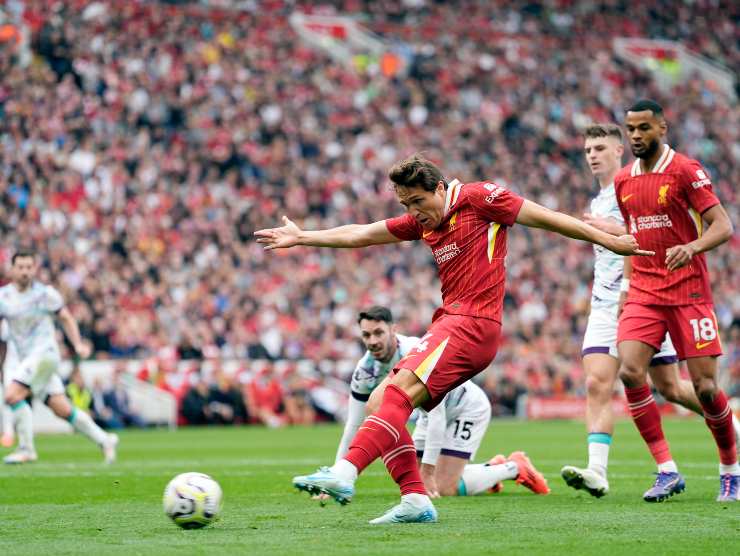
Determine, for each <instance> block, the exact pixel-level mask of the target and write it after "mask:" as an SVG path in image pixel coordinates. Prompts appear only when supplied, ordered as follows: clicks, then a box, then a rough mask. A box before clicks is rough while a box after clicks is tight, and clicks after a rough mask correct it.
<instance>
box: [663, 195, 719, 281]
mask: <svg viewBox="0 0 740 556" xmlns="http://www.w3.org/2000/svg"><path fill="white" fill-rule="evenodd" d="M701 217H702V219H703V220H705V221H706V222H707V223H708V224H709V227H708V228H707V231H706V232H704V234H702V235H701V237H699V238H698V239H696V240H694V241H692V242H691V243H686V244H685V245H674V246H673V247H671V248H669V249H668V250H666V252H665V265H666V267H667V268H668V270H676V269H677V268H681V267H682V266H684V265H686V264H688V262H689V261H690V260H691V258H692V257H693V256H694V255H698V254H699V253H704V251H710V250H711V249H714V248H715V247H717V246H718V245H721V244H723V243H724V242H725V241H728V240H729V239H730V238H731V237H732V222H731V221H730V217H729V216H728V215H727V212H726V211H725V209H724V207H722V205H714V206H713V207H712V208H710V209H707V211H706V212H705V213H704V214H702V215H701Z"/></svg>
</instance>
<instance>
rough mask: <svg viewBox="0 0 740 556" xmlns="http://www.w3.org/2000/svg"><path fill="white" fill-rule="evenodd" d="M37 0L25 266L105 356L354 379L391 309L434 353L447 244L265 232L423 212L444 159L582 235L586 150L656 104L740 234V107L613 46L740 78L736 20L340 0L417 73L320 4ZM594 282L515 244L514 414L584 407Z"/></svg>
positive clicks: (727, 255) (519, 3)
mask: <svg viewBox="0 0 740 556" xmlns="http://www.w3.org/2000/svg"><path fill="white" fill-rule="evenodd" d="M21 4H22V5H23V6H24V9H25V12H24V16H23V17H24V19H25V21H26V22H27V24H28V25H29V27H30V29H31V30H32V36H31V37H32V38H31V44H32V48H33V52H34V57H33V59H32V62H31V63H30V64H29V65H23V64H21V63H20V62H19V57H18V56H16V55H15V52H14V50H13V48H12V45H7V44H6V45H5V46H0V75H2V80H0V196H1V197H2V203H1V204H0V232H2V234H3V242H2V247H1V248H0V263H2V264H3V265H4V264H5V263H7V262H8V259H9V257H10V255H11V254H12V252H13V251H14V250H15V249H16V248H18V247H19V246H28V247H33V248H35V249H37V250H38V252H39V253H41V254H42V255H43V258H44V271H43V274H42V279H44V280H48V281H51V282H54V283H55V284H57V285H58V286H59V287H60V289H61V290H62V291H63V292H64V294H65V296H66V298H67V299H68V300H69V304H70V307H71V309H72V311H73V313H74V315H75V316H76V317H77V319H78V320H79V321H80V322H81V325H82V330H83V334H84V336H86V337H87V338H89V339H90V341H91V342H92V344H93V347H94V352H95V357H98V358H104V357H112V358H124V357H127V358H144V357H156V356H158V355H161V354H165V353H176V354H177V357H179V358H180V359H187V358H195V359H200V358H211V359H214V358H215V359H218V358H225V359H230V358H246V359H250V360H252V359H267V360H277V359H288V360H297V359H309V360H312V361H314V362H316V364H317V368H320V369H328V371H327V372H328V373H332V372H336V371H335V367H333V366H331V365H328V366H327V365H320V363H321V362H323V361H334V360H352V359H356V358H358V357H359V356H360V355H361V351H360V345H359V343H358V341H357V329H356V326H355V316H356V314H357V312H358V310H359V309H360V308H362V307H366V306H368V305H370V304H382V305H387V306H390V307H392V308H393V311H394V313H395V315H396V316H397V319H398V321H399V328H400V330H401V331H402V332H403V333H406V334H420V333H422V332H423V330H424V328H425V326H426V324H427V323H429V321H430V319H431V316H432V313H433V311H434V309H435V307H436V306H437V305H438V304H439V302H440V298H439V287H438V282H437V278H436V271H435V268H434V263H433V260H432V258H431V256H430V254H429V253H428V252H427V250H426V249H423V248H420V247H419V246H414V245H408V244H406V245H401V246H391V247H377V248H372V249H366V250H358V251H344V252H342V251H339V252H337V251H330V250H318V249H302V250H291V251H290V252H285V253H283V252H275V253H270V254H266V253H264V252H263V251H262V250H261V249H260V247H259V246H258V245H257V244H256V243H254V241H252V232H253V231H254V230H255V229H258V228H263V227H270V226H273V225H275V224H276V223H277V222H278V219H279V217H280V215H282V214H287V215H290V217H291V218H292V219H294V220H296V221H297V222H299V223H301V224H302V225H304V226H305V227H307V228H317V227H326V226H333V225H339V224H342V223H348V222H369V221H373V220H380V219H383V218H386V217H389V216H391V215H395V214H398V213H400V211H401V207H400V206H399V205H398V204H397V201H396V200H395V197H394V194H393V192H392V190H391V189H390V188H389V184H388V180H387V177H386V172H387V169H388V168H389V166H390V165H391V164H392V163H393V162H394V161H395V160H397V159H399V158H401V157H402V156H405V155H407V154H409V153H410V152H413V151H414V150H418V149H423V150H425V151H426V153H427V155H428V156H430V157H432V158H433V159H435V160H438V161H440V162H441V163H442V165H443V168H444V169H445V170H446V171H447V172H448V175H449V176H450V177H458V178H460V179H461V180H463V181H465V180H468V181H473V180H477V179H483V178H485V179H491V180H496V181H499V182H501V183H504V184H506V185H507V186H508V187H510V188H511V189H513V190H515V191H516V192H518V193H520V194H522V195H525V196H526V197H528V198H531V199H533V200H536V201H538V202H540V203H542V204H544V205H546V206H548V207H551V208H557V209H558V210H563V211H566V212H569V213H571V214H574V215H580V214H582V213H583V212H584V211H585V210H586V209H587V206H588V200H589V198H590V197H591V196H592V195H594V194H595V186H594V183H593V181H592V179H590V177H589V173H588V169H587V168H586V167H585V164H584V163H583V160H582V159H583V154H582V137H581V135H580V134H579V130H580V129H581V128H582V127H583V126H584V124H586V123H588V122H591V121H620V120H621V118H622V115H623V110H624V107H625V106H626V105H627V104H628V103H630V102H631V101H633V100H635V99H636V98H638V97H646V96H647V97H653V98H656V99H658V100H661V101H664V104H665V106H666V107H667V110H668V112H667V118H668V121H669V122H670V124H671V127H670V132H669V141H670V143H671V145H672V146H674V147H676V148H677V149H678V150H680V151H682V152H685V153H687V154H689V155H690V156H693V157H696V158H698V159H699V160H701V161H702V163H703V164H704V165H705V166H706V167H707V168H708V170H709V171H710V173H711V175H712V177H713V181H714V185H715V190H716V192H717V193H718V195H719V196H720V198H721V199H722V200H723V202H724V204H725V206H726V207H727V209H728V211H729V212H730V216H731V219H732V221H733V222H735V223H736V224H737V223H738V222H739V221H740V220H739V219H738V216H739V214H738V207H739V205H738V199H737V191H738V189H737V187H736V184H738V183H740V164H738V159H740V136H739V135H738V134H739V133H740V131H739V130H740V126H738V123H740V122H739V121H738V120H740V110H738V106H737V104H736V102H735V101H733V100H730V99H728V98H726V97H725V96H723V95H722V94H721V93H720V92H719V91H717V90H716V89H715V88H713V87H712V86H711V84H706V83H703V82H702V81H701V80H698V79H697V80H691V81H689V82H687V83H684V84H682V85H680V86H677V87H676V88H675V89H674V90H673V91H671V92H670V94H666V93H664V92H661V91H660V90H659V89H657V87H656V85H655V84H654V83H653V82H652V81H651V78H650V77H649V76H648V75H647V74H645V73H641V72H639V71H638V70H636V69H634V68H633V67H631V66H628V65H626V64H624V63H622V62H620V61H619V60H618V59H617V58H616V57H615V56H614V54H613V52H612V49H611V44H610V39H611V38H612V37H615V36H645V37H651V36H660V37H664V38H666V37H667V38H671V39H675V40H680V41H682V42H683V43H684V44H686V45H687V46H688V47H689V48H691V49H692V50H695V51H697V52H699V53H701V54H704V55H706V56H709V57H711V58H713V59H714V60H716V61H718V62H721V63H723V64H725V65H726V66H728V67H729V68H731V69H732V70H734V71H736V70H738V69H739V67H740V55H739V54H738V49H737V48H735V46H733V45H735V44H736V41H737V27H736V26H734V25H733V24H732V21H733V19H732V18H731V17H728V16H727V13H728V10H735V14H736V15H737V5H733V3H731V2H703V1H700V2H685V3H675V2H667V1H660V2H649V3H637V4H636V3H630V2H624V1H620V0H615V1H613V2H609V3H606V4H602V5H599V4H593V3H587V2H584V3H581V2H536V1H524V0H516V1H507V2H503V1H497V2H488V1H469V2H463V3H462V5H464V10H465V12H466V16H465V17H459V13H460V12H459V10H460V9H461V8H460V7H459V6H457V7H455V6H452V5H450V4H448V3H442V2H421V1H415V2H412V1H406V2H396V1H390V0H387V1H381V2H375V1H373V2H370V1H366V2H363V1H360V0H346V1H344V2H324V8H323V9H324V10H329V11H331V10H332V8H331V6H332V5H333V6H334V8H335V9H336V11H337V12H341V13H344V14H353V13H360V12H366V13H369V14H371V16H370V17H369V18H367V20H366V21H365V22H364V23H365V24H366V25H367V26H368V27H369V28H370V29H372V30H373V31H375V32H376V33H378V34H379V35H380V36H381V37H383V39H384V40H387V41H391V42H394V43H400V42H403V43H404V44H405V45H406V46H407V51H408V52H409V53H410V54H409V59H410V66H409V71H408V76H407V77H404V78H388V77H384V76H383V75H381V74H379V73H377V72H373V71H369V72H366V73H361V72H355V71H354V70H352V69H351V68H350V67H346V66H342V65H339V64H337V63H336V62H334V61H332V60H331V59H330V58H329V57H328V56H326V55H325V54H323V53H321V52H318V51H316V50H312V49H310V48H308V47H307V46H306V45H305V44H304V43H302V42H301V41H300V40H299V39H298V37H297V35H296V34H295V33H294V32H293V30H292V29H291V27H290V26H289V24H288V22H287V16H288V15H289V14H290V12H291V11H293V10H294V9H298V8H300V7H301V4H306V6H304V9H309V4H310V3H307V2H306V3H303V2H287V1H285V2H284V1H279V0H274V1H266V2H253V3H249V2H245V3H241V5H242V6H246V8H243V9H241V10H238V11H234V12H231V11H228V10H222V9H215V8H204V7H201V6H198V5H194V4H193V5H180V6H177V7H174V6H171V5H168V4H166V3H157V2H126V3H117V2H111V1H99V2H92V3H91V2H84V1H79V0H78V1H70V2H56V3H50V2H46V1H44V0H27V1H25V2H22V3H21ZM733 6H734V7H733ZM668 12H670V17H667V15H666V14H667V13H668ZM676 21H678V23H676ZM739 248H740V241H739V239H738V236H737V235H736V236H735V238H734V239H733V240H732V241H731V243H730V244H728V245H724V246H722V247H721V248H719V249H717V250H716V251H714V252H712V253H711V254H709V255H708V261H709V266H710V272H711V276H712V279H713V291H714V297H715V303H716V310H717V316H718V318H719V321H720V325H721V328H722V330H723V339H724V346H725V354H726V355H725V357H723V360H722V361H723V362H722V366H723V367H725V368H726V369H727V371H726V372H729V373H730V376H731V377H732V378H731V382H732V384H733V386H731V387H730V388H729V390H730V391H732V392H733V393H734V395H735V396H740V292H739V289H738V284H740V267H739V265H738V264H737V262H736V261H737V258H738V252H739ZM592 262H593V257H592V253H591V248H590V246H589V245H586V244H583V243H578V242H574V241H565V240H563V239H562V238H559V237H556V236H555V235H553V234H547V233H544V232H537V231H535V232H531V231H528V230H525V229H519V228H517V227H515V228H514V229H513V230H512V232H511V234H510V241H509V259H508V294H507V297H506V301H505V303H506V308H505V319H504V331H505V335H506V339H505V341H504V342H503V346H502V348H501V350H500V352H499V355H498V358H497V360H496V363H495V366H494V367H495V372H492V373H489V374H488V376H486V377H485V379H484V385H485V386H486V388H487V390H488V391H489V392H490V393H491V395H492V396H494V397H495V399H494V401H495V404H496V406H497V407H499V408H500V409H499V410H498V411H499V412H503V413H505V412H507V411H513V409H511V408H512V407H513V403H514V402H512V399H514V400H515V399H516V397H517V395H518V393H521V392H523V391H528V392H529V393H530V394H536V395H540V394H541V395H556V394H563V393H572V392H578V391H580V390H581V389H582V382H583V381H582V377H581V367H580V347H581V340H582V334H583V330H584V328H585V323H586V317H587V314H588V301H589V297H590V279H591V276H592ZM216 382H218V380H216ZM282 387H283V388H285V387H286V385H285V384H284V385H283V386H282ZM209 388H211V386H209V385H208V384H204V385H202V387H201V394H200V397H201V398H203V397H204V396H206V395H207V391H208V390H209ZM198 395H199V394H198V388H194V389H193V395H192V396H190V393H188V396H190V398H192V399H191V400H190V401H192V402H193V403H192V404H189V405H188V407H189V408H191V409H192V418H193V419H195V420H197V419H205V418H207V416H206V415H205V414H204V413H203V411H202V407H203V405H204V404H203V403H202V400H199V398H198ZM205 405H206V406H207V404H205ZM236 405H239V404H236ZM267 405H269V404H267ZM214 407H215V406H214ZM198 408H200V410H199V409H198ZM507 408H508V409H507ZM242 409H243V408H241V409H237V410H236V412H232V413H233V414H232V415H231V417H232V418H234V419H245V418H246V413H239V411H242ZM188 411H190V409H189V410H188ZM265 411H267V410H265ZM307 411H308V410H307ZM210 415H211V417H213V418H217V417H214V416H213V413H211V414H210ZM211 417H208V418H211ZM222 418H223V417H222ZM264 419H266V420H268V419H270V416H269V415H268V414H267V413H265V414H264Z"/></svg>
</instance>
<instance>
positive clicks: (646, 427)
mask: <svg viewBox="0 0 740 556" xmlns="http://www.w3.org/2000/svg"><path fill="white" fill-rule="evenodd" d="M666 332H667V326H666V322H665V315H664V314H663V310H662V308H661V307H655V306H647V305H638V304H635V303H627V304H626V305H625V307H624V310H623V311H622V315H621V316H620V319H619V329H618V332H617V341H618V346H617V347H618V349H619V358H620V361H621V364H620V368H619V378H620V379H621V380H622V383H623V384H624V391H625V395H626V397H627V403H628V406H629V411H630V414H631V415H632V420H633V421H634V423H635V426H636V427H637V430H638V432H639V433H640V436H642V438H643V440H644V441H645V443H646V444H647V446H648V449H649V450H650V453H651V454H652V456H653V459H654V460H655V463H656V464H657V466H658V476H657V478H656V480H655V483H654V484H653V486H652V488H650V489H649V490H648V491H647V492H645V494H644V495H643V499H644V500H645V501H647V502H662V501H663V500H666V499H667V498H669V497H670V496H673V495H674V494H678V493H680V492H683V490H684V489H685V488H686V486H685V483H684V480H683V477H682V476H681V474H680V473H679V472H678V467H677V466H676V463H675V461H673V456H672V455H671V451H670V447H669V445H668V441H667V440H666V438H665V435H664V434H663V425H662V422H661V417H660V411H659V410H658V405H657V404H656V403H655V399H654V398H653V394H652V391H651V390H650V386H649V385H648V383H647V369H648V366H649V365H650V361H651V360H652V358H653V356H654V354H655V353H656V352H657V351H658V349H659V348H660V345H661V343H662V342H663V339H664V338H665V334H666Z"/></svg>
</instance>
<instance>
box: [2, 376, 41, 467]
mask: <svg viewBox="0 0 740 556" xmlns="http://www.w3.org/2000/svg"><path fill="white" fill-rule="evenodd" d="M30 395H31V389H30V388H29V387H28V386H26V385H25V384H22V383H20V382H17V381H15V380H13V381H11V382H9V383H8V384H7V387H6V388H5V403H6V404H7V405H8V406H10V408H11V411H12V420H13V423H14V425H15V430H16V433H17V435H18V447H17V448H16V450H15V451H14V452H13V453H12V454H10V455H7V456H5V458H3V461H4V462H5V463H10V464H13V463H27V462H31V461H36V460H37V459H38V457H37V455H36V448H35V447H34V445H33V412H32V411H31V405H30V404H29V403H28V399H27V398H28V397H29V396H30Z"/></svg>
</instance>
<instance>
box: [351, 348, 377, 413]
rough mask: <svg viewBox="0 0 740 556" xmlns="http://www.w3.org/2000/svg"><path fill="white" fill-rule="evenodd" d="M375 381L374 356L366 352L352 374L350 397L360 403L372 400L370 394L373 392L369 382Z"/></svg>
mask: <svg viewBox="0 0 740 556" xmlns="http://www.w3.org/2000/svg"><path fill="white" fill-rule="evenodd" d="M373 379H374V375H373V365H372V356H371V355H370V352H365V355H364V356H363V357H362V359H360V360H359V361H358V363H357V366H356V367H355V370H354V372H353V373H352V380H351V382H350V385H349V389H350V395H351V396H352V397H353V398H354V399H356V400H358V401H361V402H366V401H367V400H368V399H370V393H371V392H372V391H373V389H372V387H370V384H369V381H372V380H373Z"/></svg>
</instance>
